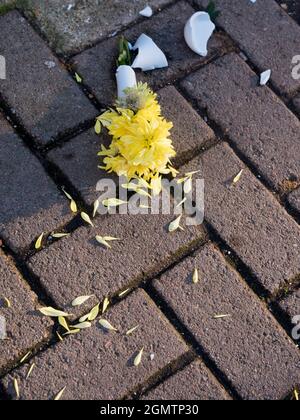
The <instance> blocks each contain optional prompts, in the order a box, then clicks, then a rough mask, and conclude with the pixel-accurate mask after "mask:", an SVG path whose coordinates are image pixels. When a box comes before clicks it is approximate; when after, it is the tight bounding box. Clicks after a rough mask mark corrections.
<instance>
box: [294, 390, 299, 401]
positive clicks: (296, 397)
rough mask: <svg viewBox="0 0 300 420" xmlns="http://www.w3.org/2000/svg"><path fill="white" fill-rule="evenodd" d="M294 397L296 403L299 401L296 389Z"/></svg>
mask: <svg viewBox="0 0 300 420" xmlns="http://www.w3.org/2000/svg"><path fill="white" fill-rule="evenodd" d="M294 397H295V400H296V401H299V393H298V390H297V389H295V391H294Z"/></svg>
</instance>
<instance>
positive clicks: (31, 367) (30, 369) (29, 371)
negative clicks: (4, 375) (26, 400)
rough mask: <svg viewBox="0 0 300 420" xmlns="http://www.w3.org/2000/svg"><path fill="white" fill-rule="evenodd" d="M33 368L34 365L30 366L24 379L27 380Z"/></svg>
mask: <svg viewBox="0 0 300 420" xmlns="http://www.w3.org/2000/svg"><path fill="white" fill-rule="evenodd" d="M34 367H35V364H34V363H32V365H31V366H30V368H29V370H28V372H27V375H26V379H28V378H29V376H30V375H31V374H32V371H33V369H34Z"/></svg>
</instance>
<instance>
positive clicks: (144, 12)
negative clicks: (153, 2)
mask: <svg viewBox="0 0 300 420" xmlns="http://www.w3.org/2000/svg"><path fill="white" fill-rule="evenodd" d="M140 15H142V16H144V17H147V18H150V17H151V16H152V15H153V10H152V9H151V7H150V6H147V7H145V9H143V10H141V11H140Z"/></svg>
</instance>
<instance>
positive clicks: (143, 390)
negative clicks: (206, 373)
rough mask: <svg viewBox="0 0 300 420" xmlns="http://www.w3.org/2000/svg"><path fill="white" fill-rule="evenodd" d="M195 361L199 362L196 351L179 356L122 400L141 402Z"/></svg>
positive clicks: (190, 350) (191, 350)
mask: <svg viewBox="0 0 300 420" xmlns="http://www.w3.org/2000/svg"><path fill="white" fill-rule="evenodd" d="M195 360H197V356H196V354H195V352H194V350H193V349H189V350H188V351H187V352H186V353H185V354H183V355H181V356H179V358H177V359H176V360H173V361H172V362H171V363H170V364H169V365H167V366H164V367H163V368H162V369H160V370H159V371H158V372H157V373H155V374H154V375H153V376H152V377H150V378H148V379H147V380H146V382H144V383H143V384H142V385H139V386H137V387H136V388H135V389H133V390H131V391H129V392H128V393H127V394H126V396H125V397H123V398H122V400H128V399H133V400H139V399H140V398H141V397H142V396H144V395H145V394H147V393H148V392H150V391H151V390H152V389H154V388H156V387H157V386H159V385H160V384H162V383H164V382H165V381H166V380H167V379H169V378H171V377H172V376H174V375H176V373H178V372H180V371H181V370H183V369H184V368H186V367H187V366H189V365H190V363H192V362H194V361H195Z"/></svg>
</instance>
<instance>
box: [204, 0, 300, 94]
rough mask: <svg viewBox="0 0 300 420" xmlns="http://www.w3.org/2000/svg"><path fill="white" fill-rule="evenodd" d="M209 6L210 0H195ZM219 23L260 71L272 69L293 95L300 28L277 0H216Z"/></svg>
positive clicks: (280, 84) (297, 83) (281, 85)
mask: <svg viewBox="0 0 300 420" xmlns="http://www.w3.org/2000/svg"><path fill="white" fill-rule="evenodd" d="M196 3H198V4H199V5H201V6H204V7H205V6H207V4H208V3H209V1H208V0H196ZM215 4H216V6H217V8H218V10H220V12H221V14H220V16H219V18H218V20H217V22H218V24H219V25H220V26H221V27H222V28H223V29H224V30H225V31H226V32H227V33H228V34H229V35H230V36H231V37H232V38H233V39H234V40H235V41H236V42H237V43H238V45H239V46H240V48H241V49H242V50H243V51H244V52H245V53H246V55H247V56H248V57H249V58H250V60H251V61H252V62H253V64H255V66H257V67H258V68H259V70H260V71H265V70H267V69H272V82H273V83H274V85H275V86H276V88H277V89H278V90H279V91H280V92H281V93H283V94H286V95H292V94H293V93H295V92H296V91H297V90H298V89H299V88H300V80H299V79H298V80H295V79H293V78H292V77H291V75H292V69H293V67H294V65H293V63H292V60H293V57H294V56H295V55H297V54H299V42H298V40H299V37H300V27H299V25H298V24H297V23H296V22H295V21H294V20H293V19H291V18H290V17H289V16H288V14H287V13H286V12H285V11H284V10H283V9H282V8H281V7H280V6H279V5H278V4H277V3H276V1H274V0H263V1H257V2H256V3H253V2H251V1H250V0H216V1H215Z"/></svg>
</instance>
